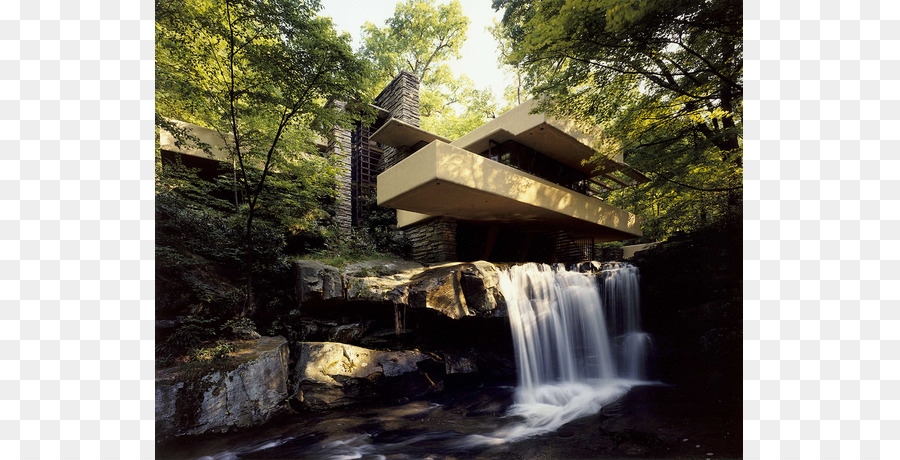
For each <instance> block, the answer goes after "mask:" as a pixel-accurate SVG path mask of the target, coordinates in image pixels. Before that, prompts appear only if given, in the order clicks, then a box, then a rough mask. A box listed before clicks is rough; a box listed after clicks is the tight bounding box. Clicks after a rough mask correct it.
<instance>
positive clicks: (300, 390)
mask: <svg viewBox="0 0 900 460" xmlns="http://www.w3.org/2000/svg"><path fill="white" fill-rule="evenodd" d="M297 345H298V346H297V349H298V350H299V353H298V356H297V367H296V368H295V380H296V391H295V393H294V396H295V398H296V399H297V401H298V403H299V404H300V405H301V406H302V407H304V408H306V409H313V410H321V409H329V408H334V407H339V406H345V405H349V404H354V403H357V402H362V401H366V400H371V399H374V398H379V397H382V398H384V397H387V398H401V397H407V398H412V397H418V396H421V395H423V394H425V393H427V392H429V391H433V390H437V389H439V388H438V387H437V386H438V384H437V383H435V382H434V381H433V380H432V379H431V378H429V377H428V375H427V374H426V373H425V372H424V371H423V369H422V366H420V364H421V363H423V362H425V361H433V359H432V358H430V357H429V356H427V355H425V354H423V353H421V352H419V351H414V350H405V351H377V350H370V349H368V348H362V347H356V346H353V345H347V344H344V343H336V342H303V343H299V344H297Z"/></svg>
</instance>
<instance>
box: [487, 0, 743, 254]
mask: <svg viewBox="0 0 900 460" xmlns="http://www.w3.org/2000/svg"><path fill="white" fill-rule="evenodd" d="M493 5H494V7H495V8H497V9H500V8H502V9H504V17H503V21H502V23H501V30H500V31H499V33H500V35H502V37H503V41H505V42H507V43H509V44H511V48H512V49H511V51H510V52H508V54H507V62H508V63H509V64H510V65H514V66H516V67H517V68H519V69H521V70H522V71H523V73H524V80H525V83H524V84H525V86H526V89H528V90H529V91H530V92H531V93H532V94H536V95H541V96H542V99H541V105H542V108H543V109H544V110H547V111H550V112H552V113H557V114H559V115H562V116H565V117H568V118H572V119H575V120H577V121H580V122H583V123H586V124H591V125H600V126H602V127H603V128H604V132H605V135H606V136H607V137H608V138H612V139H614V142H605V143H604V144H603V145H602V146H598V147H599V154H598V156H601V155H602V156H613V155H615V154H617V153H620V152H624V154H625V159H626V161H627V162H628V163H629V164H631V165H633V166H635V167H637V168H638V169H640V170H642V171H644V172H646V173H647V174H648V175H649V176H650V178H651V179H652V181H651V182H650V183H648V184H644V185H642V186H640V187H638V188H632V189H626V190H623V191H621V192H615V193H613V194H612V195H611V196H610V197H609V198H608V199H609V200H610V201H611V202H613V203H615V204H619V205H623V206H626V207H628V208H630V209H632V210H633V211H635V212H637V213H639V214H642V215H643V216H644V217H645V219H646V222H647V225H645V234H648V235H649V236H650V237H664V236H665V235H666V234H669V233H671V232H674V231H678V230H689V229H690V228H691V227H693V226H697V225H702V224H704V223H707V222H708V221H710V220H716V219H726V218H730V217H733V215H734V214H735V213H739V212H740V211H739V209H740V192H739V189H740V186H741V176H742V168H743V160H742V153H743V142H742V121H741V120H742V106H743V104H742V100H743V60H742V59H743V45H742V34H743V28H742V27H743V26H742V22H743V12H742V6H741V3H740V2H737V1H735V0H673V1H668V0H494V3H493ZM648 230H649V232H648Z"/></svg>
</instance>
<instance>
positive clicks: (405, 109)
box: [375, 71, 419, 171]
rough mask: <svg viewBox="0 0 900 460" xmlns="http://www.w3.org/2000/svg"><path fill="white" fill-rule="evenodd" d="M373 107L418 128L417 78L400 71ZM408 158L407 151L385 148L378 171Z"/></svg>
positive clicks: (376, 99) (377, 98)
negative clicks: (381, 109)
mask: <svg viewBox="0 0 900 460" xmlns="http://www.w3.org/2000/svg"><path fill="white" fill-rule="evenodd" d="M375 105H377V106H379V107H381V108H383V109H385V110H387V111H388V112H390V113H391V117H393V118H397V119H399V120H402V121H405V122H407V123H409V124H411V125H413V126H419V78H418V77H416V76H415V75H413V74H411V73H409V72H407V71H402V72H400V75H397V77H396V78H394V79H393V80H392V81H391V83H390V84H388V85H387V87H385V88H384V90H382V91H381V93H380V94H379V95H378V97H376V98H375ZM407 156H409V151H408V150H407V149H402V150H401V149H396V148H393V147H386V148H385V149H384V155H382V157H381V165H380V168H379V171H384V170H385V169H387V168H390V167H391V166H394V165H395V164H397V163H399V162H400V160H402V159H404V158H406V157H407Z"/></svg>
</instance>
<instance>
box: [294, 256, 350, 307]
mask: <svg viewBox="0 0 900 460" xmlns="http://www.w3.org/2000/svg"><path fill="white" fill-rule="evenodd" d="M292 265H293V270H294V274H295V276H296V280H297V282H296V284H295V285H294V292H295V294H296V296H297V307H298V308H299V307H302V306H303V305H305V304H315V303H321V302H323V301H327V300H333V299H343V298H344V285H343V281H342V279H341V272H340V271H339V270H338V269H337V268H335V267H332V266H331V265H325V264H324V263H322V262H319V261H317V260H295V261H294V262H293V264H292Z"/></svg>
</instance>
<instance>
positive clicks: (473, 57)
mask: <svg viewBox="0 0 900 460" xmlns="http://www.w3.org/2000/svg"><path fill="white" fill-rule="evenodd" d="M459 1H460V3H461V4H462V9H463V14H465V15H466V16H467V17H468V18H469V21H470V22H469V29H468V31H467V33H466V42H465V43H463V47H462V51H460V54H461V55H462V59H460V60H458V61H455V62H448V64H449V65H450V67H451V68H452V69H453V71H454V72H455V73H456V74H457V75H459V74H465V75H468V76H469V78H471V79H472V80H473V81H474V82H475V85H476V86H477V87H478V88H481V89H485V88H490V89H491V90H492V91H493V92H494V95H495V96H496V97H497V101H498V102H502V101H503V89H504V88H505V87H506V86H507V85H509V84H511V82H512V78H511V77H505V76H504V72H503V71H502V70H501V69H500V68H499V67H500V65H499V64H498V61H497V60H498V57H499V53H498V52H497V42H496V40H494V37H492V36H491V34H490V33H489V32H488V31H487V30H486V27H487V26H489V25H491V23H492V21H493V19H494V18H496V19H497V20H498V21H499V20H500V17H501V14H500V13H499V12H497V13H495V12H494V10H493V8H491V2H490V0H459ZM448 2H449V0H437V3H438V4H446V3H448ZM397 3H399V2H398V0H322V4H323V6H324V9H323V10H322V11H321V12H320V13H319V14H321V15H322V16H330V17H331V19H332V20H333V21H334V23H335V26H336V27H337V28H338V29H339V30H342V31H345V32H347V33H349V34H350V35H352V36H353V47H354V49H359V46H360V43H361V42H360V28H361V27H362V25H363V24H364V23H365V22H366V21H369V22H372V23H374V24H375V25H377V26H379V27H384V21H385V20H386V19H387V18H389V17H391V16H393V15H394V6H395V5H396V4H397Z"/></svg>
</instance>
